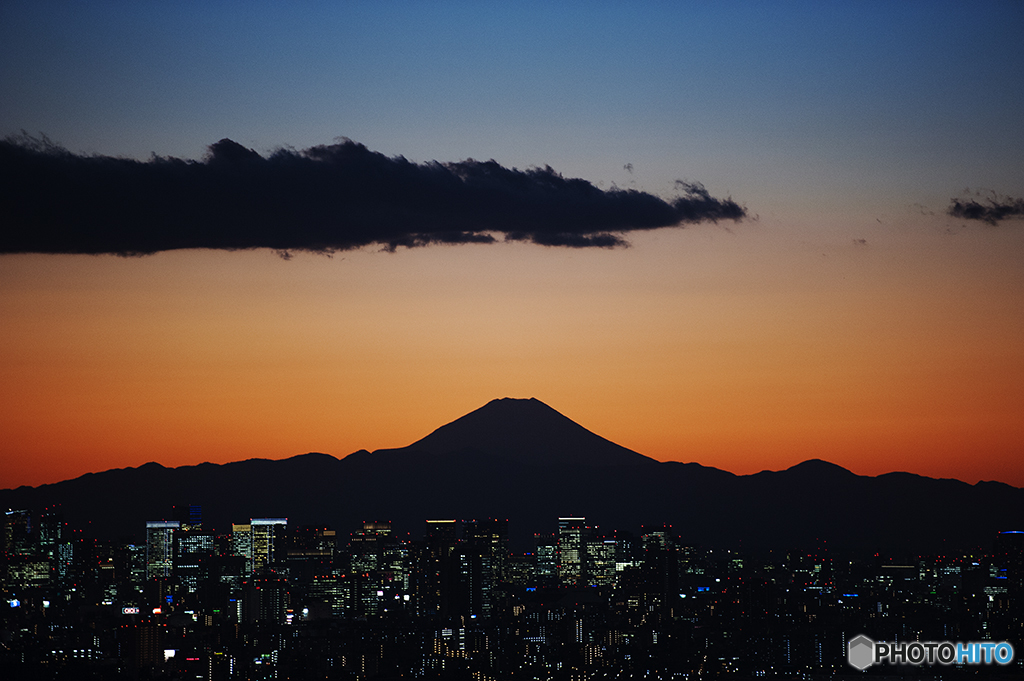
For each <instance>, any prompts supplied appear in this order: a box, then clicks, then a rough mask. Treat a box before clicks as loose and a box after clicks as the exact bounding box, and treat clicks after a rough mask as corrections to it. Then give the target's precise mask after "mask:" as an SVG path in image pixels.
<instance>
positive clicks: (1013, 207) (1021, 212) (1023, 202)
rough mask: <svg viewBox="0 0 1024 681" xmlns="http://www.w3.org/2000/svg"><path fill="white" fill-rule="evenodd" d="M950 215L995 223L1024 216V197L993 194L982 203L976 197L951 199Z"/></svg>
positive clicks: (948, 211)
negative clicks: (1016, 197) (1015, 197)
mask: <svg viewBox="0 0 1024 681" xmlns="http://www.w3.org/2000/svg"><path fill="white" fill-rule="evenodd" d="M946 212H947V213H948V214H949V215H952V216H953V217H955V218H962V219H964V220H980V221H981V222H987V223H988V224H990V225H995V224H998V223H999V222H1001V221H1002V220H1006V219H1008V218H1024V199H1014V198H1012V197H1009V196H998V195H996V194H994V193H993V194H992V196H991V197H989V198H987V199H985V202H984V203H982V202H980V201H977V200H976V199H963V200H961V199H950V204H949V208H948V209H947V210H946Z"/></svg>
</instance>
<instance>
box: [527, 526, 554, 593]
mask: <svg viewBox="0 0 1024 681" xmlns="http://www.w3.org/2000/svg"><path fill="white" fill-rule="evenodd" d="M533 543H534V547H535V548H534V555H535V556H536V559H535V567H534V581H535V582H536V583H537V584H538V585H540V586H554V585H555V584H558V536H557V535H554V534H535V535H533Z"/></svg>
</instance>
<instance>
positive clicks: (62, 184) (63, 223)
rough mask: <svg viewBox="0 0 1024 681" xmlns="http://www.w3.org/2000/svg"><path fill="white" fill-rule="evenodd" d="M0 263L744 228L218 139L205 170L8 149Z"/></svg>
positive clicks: (604, 193)
mask: <svg viewBox="0 0 1024 681" xmlns="http://www.w3.org/2000/svg"><path fill="white" fill-rule="evenodd" d="M0 187H2V188H0V192H2V194H0V221H2V223H3V225H4V227H3V228H2V229H0V253H116V254H122V255H131V254H148V253H155V252H157V251H165V250H172V249H178V248H212V249H228V250H233V249H247V248H271V249H276V250H279V251H281V252H288V251H293V250H307V251H320V252H332V251H338V250H347V249H353V248H359V247H362V246H366V245H370V244H379V245H382V246H384V247H385V248H388V249H395V248H397V247H400V246H405V247H415V246H425V245H430V244H441V243H445V244H452V243H491V242H494V241H496V239H495V236H494V235H495V234H497V235H499V236H502V238H504V239H505V240H511V241H528V242H532V243H536V244H542V245H546V246H568V247H575V248H581V247H604V248H609V247H615V246H622V245H625V244H626V241H625V239H624V235H625V234H626V233H628V232H631V231H636V230H649V229H657V228H661V227H674V226H680V225H684V224H687V223H697V222H703V221H716V220H722V219H730V220H739V219H741V218H743V217H745V215H746V211H745V209H744V208H743V207H741V206H740V205H738V204H737V203H735V202H734V201H732V200H731V199H717V198H714V197H712V196H711V195H710V194H709V193H708V192H707V190H705V189H704V187H703V186H702V185H700V184H698V183H689V184H688V183H679V184H678V190H679V195H678V196H677V197H676V198H674V199H670V200H665V199H662V198H659V197H657V196H654V195H652V194H648V193H645V192H640V191H635V190H630V189H611V190H602V189H599V188H597V187H595V186H594V185H592V184H591V183H589V182H587V181H585V180H580V179H571V178H565V177H562V176H561V175H560V174H559V173H557V172H555V171H554V170H552V169H551V168H550V167H544V168H531V169H529V170H517V169H514V168H512V169H510V168H505V167H503V166H501V165H499V164H498V163H496V162H494V161H486V162H480V161H474V160H472V159H469V160H466V161H460V162H457V163H438V162H436V161H434V162H430V163H413V162H410V161H408V160H406V159H405V158H402V157H395V158H389V157H387V156H384V155H383V154H380V153H377V152H373V151H370V150H369V149H367V148H366V147H365V146H363V145H362V144H358V143H355V142H352V141H350V140H344V141H342V142H340V143H338V144H332V145H329V146H316V147H311V148H309V149H303V150H301V151H296V150H291V149H282V150H278V151H276V152H274V153H273V154H271V155H270V156H269V157H264V156H261V155H260V154H258V153H256V152H255V151H253V150H251V149H247V148H245V147H243V146H241V145H239V144H237V143H236V142H233V141H231V140H228V139H223V140H221V141H219V142H217V143H216V144H213V145H210V147H209V153H208V154H207V156H206V158H205V159H204V160H202V161H189V160H182V159H177V158H162V157H154V158H152V159H151V160H149V161H145V162H142V161H136V160H132V159H124V158H112V157H108V156H88V155H79V154H74V153H71V152H69V151H67V150H66V149H63V148H62V147H59V146H56V145H53V144H51V143H49V142H48V141H46V140H45V139H44V140H37V139H35V138H31V137H27V136H24V135H23V136H21V137H18V138H8V139H6V140H4V141H2V142H0Z"/></svg>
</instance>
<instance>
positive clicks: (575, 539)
mask: <svg viewBox="0 0 1024 681" xmlns="http://www.w3.org/2000/svg"><path fill="white" fill-rule="evenodd" d="M586 525H587V519H586V518H559V519H558V580H559V581H560V582H561V583H562V584H566V585H575V584H580V583H581V582H582V581H583V579H584V575H585V571H584V566H585V563H586V544H585V543H584V539H583V533H584V530H585V529H586Z"/></svg>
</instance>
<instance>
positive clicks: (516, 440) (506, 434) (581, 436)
mask: <svg viewBox="0 0 1024 681" xmlns="http://www.w3.org/2000/svg"><path fill="white" fill-rule="evenodd" d="M406 449H407V450H408V451H413V452H416V453H421V454H453V453H469V452H475V453H481V454H487V455H488V456H492V457H496V458H502V459H509V460H515V461H518V462H520V463H529V464H533V465H542V466H552V465H591V466H621V465H635V464H637V463H640V462H641V461H649V460H650V459H648V457H646V456H643V455H642V454H638V453H637V452H634V451H632V450H630V449H626V448H625V447H622V446H620V445H617V444H615V443H614V442H611V441H609V440H606V439H605V438H603V437H601V436H600V435H597V434H595V433H592V432H591V431H589V430H587V429H586V428H584V427H583V426H581V425H580V424H578V423H576V422H575V421H573V420H572V419H570V418H568V417H566V416H564V415H562V414H560V413H559V412H558V411H556V410H555V409H552V408H551V407H549V406H548V405H546V404H544V403H543V402H541V401H540V400H538V399H537V398H535V397H530V398H525V399H524V398H512V397H504V398H500V399H495V400H491V401H490V402H488V403H487V404H485V405H484V406H482V407H480V408H479V409H476V410H474V411H471V412H470V413H468V414H466V415H465V416H462V417H461V418H458V419H456V420H454V421H452V422H451V423H449V424H447V425H444V426H441V427H440V428H438V429H437V430H435V431H434V432H433V433H431V434H430V435H427V436H426V437H425V438H423V439H422V440H419V441H418V442H415V443H413V444H411V445H409V447H407V448H406Z"/></svg>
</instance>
